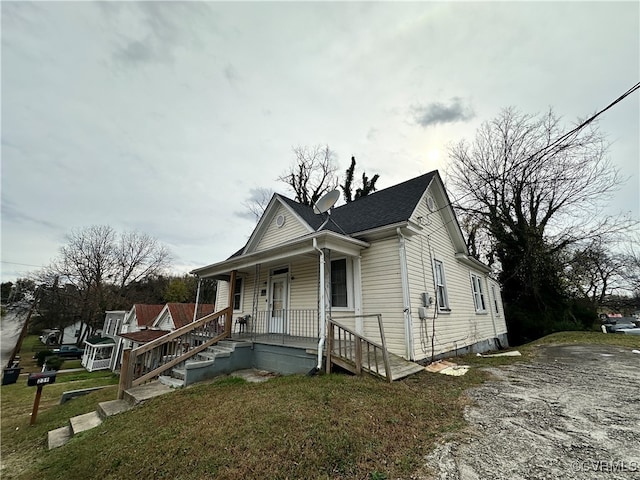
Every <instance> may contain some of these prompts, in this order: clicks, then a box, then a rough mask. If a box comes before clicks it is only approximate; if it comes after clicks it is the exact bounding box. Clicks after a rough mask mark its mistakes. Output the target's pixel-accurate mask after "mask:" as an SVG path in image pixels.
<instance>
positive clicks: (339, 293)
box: [331, 258, 352, 308]
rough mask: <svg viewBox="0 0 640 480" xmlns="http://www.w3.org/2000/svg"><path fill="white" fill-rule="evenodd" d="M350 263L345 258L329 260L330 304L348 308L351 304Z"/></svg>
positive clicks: (335, 306)
mask: <svg viewBox="0 0 640 480" xmlns="http://www.w3.org/2000/svg"><path fill="white" fill-rule="evenodd" d="M351 275H352V273H351V265H350V262H348V261H347V259H346V258H339V259H336V260H331V306H332V307H334V308H349V305H351V298H352V292H351V282H350V279H351Z"/></svg>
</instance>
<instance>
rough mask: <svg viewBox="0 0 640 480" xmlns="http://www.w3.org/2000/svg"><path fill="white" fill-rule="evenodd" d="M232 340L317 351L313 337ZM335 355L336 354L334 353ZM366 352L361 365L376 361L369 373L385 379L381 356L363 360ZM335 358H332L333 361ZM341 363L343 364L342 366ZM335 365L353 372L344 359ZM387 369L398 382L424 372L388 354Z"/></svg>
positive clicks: (236, 337)
mask: <svg viewBox="0 0 640 480" xmlns="http://www.w3.org/2000/svg"><path fill="white" fill-rule="evenodd" d="M231 338H232V340H247V341H252V342H255V343H262V344H266V345H280V346H285V347H293V348H304V349H306V350H313V351H315V352H317V350H318V340H319V339H318V338H313V337H298V336H293V335H283V334H281V333H262V334H252V333H235V332H234V333H233V335H232V337H231ZM351 348H352V349H354V348H355V346H354V345H352V346H351ZM336 353H337V352H336ZM366 355H367V354H366V352H363V362H362V363H363V365H367V364H371V365H372V366H373V365H375V364H376V360H377V369H375V367H374V369H372V370H371V371H369V373H371V374H373V375H378V376H381V377H383V378H384V377H386V369H385V366H384V361H383V359H382V356H381V355H378V358H377V359H374V357H373V355H372V354H370V355H369V357H370V361H368V360H367V359H365V356H366ZM335 358H336V357H333V359H334V360H335ZM343 362H344V363H345V364H343ZM335 363H339V364H340V366H342V367H343V368H345V369H346V370H349V371H351V372H355V366H354V365H353V366H352V365H351V364H350V362H346V361H345V360H344V359H343V360H342V362H340V361H338V362H335ZM389 367H390V368H391V378H392V379H393V380H400V379H401V378H405V377H408V376H409V375H413V374H414V373H418V372H420V371H422V370H424V367H423V366H422V365H419V364H417V363H414V362H410V361H408V360H405V359H404V358H402V357H401V356H399V355H395V354H393V353H391V352H389Z"/></svg>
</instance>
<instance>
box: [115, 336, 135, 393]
mask: <svg viewBox="0 0 640 480" xmlns="http://www.w3.org/2000/svg"><path fill="white" fill-rule="evenodd" d="M130 361H131V349H130V348H127V349H125V350H124V351H123V352H122V365H120V382H119V384H118V400H122V399H123V398H124V391H125V390H127V389H128V388H130V387H131V381H132V379H131V368H129V362H130Z"/></svg>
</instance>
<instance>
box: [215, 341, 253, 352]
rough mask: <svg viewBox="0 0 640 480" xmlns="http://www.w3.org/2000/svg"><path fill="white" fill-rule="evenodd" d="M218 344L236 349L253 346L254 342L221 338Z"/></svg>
mask: <svg viewBox="0 0 640 480" xmlns="http://www.w3.org/2000/svg"><path fill="white" fill-rule="evenodd" d="M217 345H219V346H221V347H227V348H231V349H232V350H235V349H236V348H246V347H249V348H251V347H252V346H253V343H252V342H247V341H246V340H220V341H219V342H218V343H217Z"/></svg>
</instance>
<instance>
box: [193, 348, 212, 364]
mask: <svg viewBox="0 0 640 480" xmlns="http://www.w3.org/2000/svg"><path fill="white" fill-rule="evenodd" d="M198 356H199V357H201V358H202V359H203V360H215V359H216V353H215V352H210V351H208V350H203V351H202V352H200V353H199V354H198ZM187 362H188V360H187Z"/></svg>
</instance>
